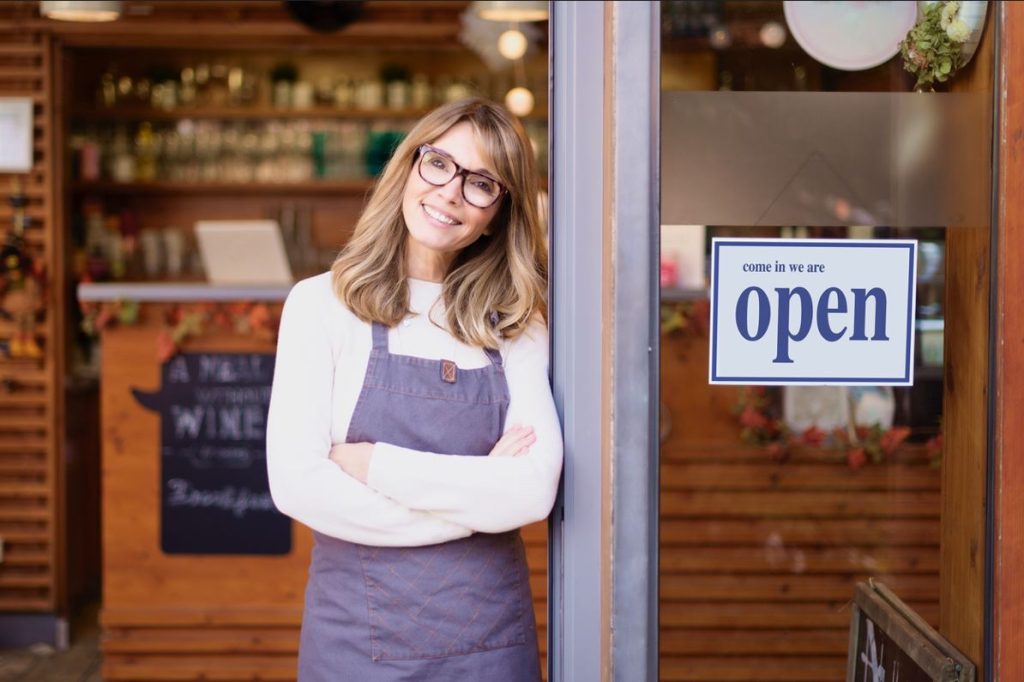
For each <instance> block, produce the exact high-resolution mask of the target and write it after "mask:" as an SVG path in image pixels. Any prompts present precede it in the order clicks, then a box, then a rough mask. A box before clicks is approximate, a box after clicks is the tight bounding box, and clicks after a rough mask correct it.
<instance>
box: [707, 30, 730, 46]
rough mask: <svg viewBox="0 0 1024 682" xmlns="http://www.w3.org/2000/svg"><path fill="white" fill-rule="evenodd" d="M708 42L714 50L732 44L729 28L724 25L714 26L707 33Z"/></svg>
mask: <svg viewBox="0 0 1024 682" xmlns="http://www.w3.org/2000/svg"><path fill="white" fill-rule="evenodd" d="M708 42H710V43H711V47H713V48H715V49H716V50H724V49H725V48H727V47H729V46H730V45H732V34H731V33H729V29H727V28H726V27H725V26H716V27H714V28H713V29H711V33H709V34H708Z"/></svg>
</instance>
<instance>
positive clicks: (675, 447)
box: [661, 360, 932, 468]
mask: <svg viewBox="0 0 1024 682" xmlns="http://www.w3.org/2000/svg"><path fill="white" fill-rule="evenodd" d="M703 370H704V373H705V374H707V361H706V360H705V365H704V368H703ZM705 381H706V379H705ZM708 388H721V387H708ZM723 409H728V408H723ZM730 426H731V428H732V431H731V432H730V433H729V438H730V439H731V440H730V441H724V442H723V441H719V442H714V441H702V442H698V443H692V444H691V443H684V442H682V438H681V435H682V434H679V436H680V437H673V438H672V439H670V440H669V441H667V442H666V443H664V444H663V445H662V449H661V462H662V463H663V464H665V463H668V464H693V463H698V462H703V463H708V464H721V463H724V462H745V463H749V464H764V463H766V462H771V461H772V460H771V458H770V457H769V456H768V455H767V454H765V451H764V449H762V448H757V447H750V446H746V445H743V444H742V443H741V442H740V440H739V436H738V433H737V430H736V425H735V421H734V420H733V422H732V423H731V424H730ZM673 433H674V434H675V433H677V432H676V431H673ZM931 459H932V456H931V455H930V454H929V453H928V451H927V450H926V449H925V448H924V447H923V446H922V445H919V444H912V445H908V446H906V447H904V448H901V449H900V450H899V451H898V452H895V453H893V454H892V455H890V456H889V458H888V459H887V462H888V463H889V464H900V465H923V466H927V465H929V464H930V463H931ZM823 463H830V464H839V465H843V468H845V463H846V460H845V458H843V457H841V456H837V455H836V454H835V453H830V452H822V451H820V450H812V449H799V448H798V449H796V450H794V451H793V452H792V453H791V454H790V456H789V457H788V458H787V459H786V462H785V465H784V466H794V465H796V466H799V465H803V464H823Z"/></svg>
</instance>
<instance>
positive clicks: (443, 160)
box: [420, 149, 501, 208]
mask: <svg viewBox="0 0 1024 682" xmlns="http://www.w3.org/2000/svg"><path fill="white" fill-rule="evenodd" d="M456 172H457V168H456V166H455V162H454V161H452V160H451V159H449V158H448V157H446V156H443V155H442V154H438V153H437V152H435V151H431V150H429V149H428V150H426V151H425V152H423V156H422V158H421V159H420V177H422V178H423V179H424V180H426V181H427V182H429V183H430V184H431V185H438V186H441V185H446V184H448V183H449V182H451V179H452V178H453V177H455V173H456ZM500 194H501V186H500V185H498V183H496V182H495V181H494V180H491V179H490V178H489V177H487V176H486V175H480V174H478V173H466V174H465V177H464V178H463V180H462V196H463V198H464V199H465V200H466V201H468V202H469V203H470V204H472V205H473V206H476V207H477V208H487V207H489V206H490V205H491V204H493V203H494V202H495V201H497V199H498V196H499V195H500Z"/></svg>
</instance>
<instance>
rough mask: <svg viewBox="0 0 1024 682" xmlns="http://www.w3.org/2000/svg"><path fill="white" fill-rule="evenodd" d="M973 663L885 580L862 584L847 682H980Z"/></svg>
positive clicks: (857, 595)
mask: <svg viewBox="0 0 1024 682" xmlns="http://www.w3.org/2000/svg"><path fill="white" fill-rule="evenodd" d="M976 673H977V671H976V669H975V666H974V664H973V663H972V662H971V661H970V660H969V659H968V658H967V657H966V656H964V655H963V653H961V652H960V651H959V650H957V649H956V647H954V646H953V645H952V644H950V643H949V641H948V640H946V639H945V638H944V637H942V635H940V634H939V633H938V632H936V631H935V628H933V627H931V626H930V625H929V624H928V623H927V622H925V620H924V619H923V618H921V616H920V615H919V614H917V613H916V612H915V611H914V610H913V609H911V608H910V607H909V606H907V605H906V604H905V603H904V602H903V601H902V600H900V598H899V597H897V596H896V595H895V594H894V593H893V592H892V590H890V589H889V588H887V587H886V586H885V585H883V584H882V583H880V582H877V581H874V580H870V581H869V582H868V584H864V583H858V584H857V587H856V591H855V593H854V598H853V609H852V611H851V617H850V645H849V649H848V654H847V659H846V682H975V679H976Z"/></svg>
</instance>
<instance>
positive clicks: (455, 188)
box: [437, 175, 462, 204]
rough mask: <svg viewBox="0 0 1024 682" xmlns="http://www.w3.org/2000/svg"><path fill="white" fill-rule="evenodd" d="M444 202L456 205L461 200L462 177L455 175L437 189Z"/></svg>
mask: <svg viewBox="0 0 1024 682" xmlns="http://www.w3.org/2000/svg"><path fill="white" fill-rule="evenodd" d="M437 191H438V193H440V195H441V196H442V197H443V198H444V200H445V201H448V202H450V203H453V204H454V203H457V202H458V201H460V200H461V199H462V176H461V175H456V176H455V177H453V178H452V179H451V180H449V181H448V182H447V183H445V184H444V185H441V186H440V187H438V188H437Z"/></svg>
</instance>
